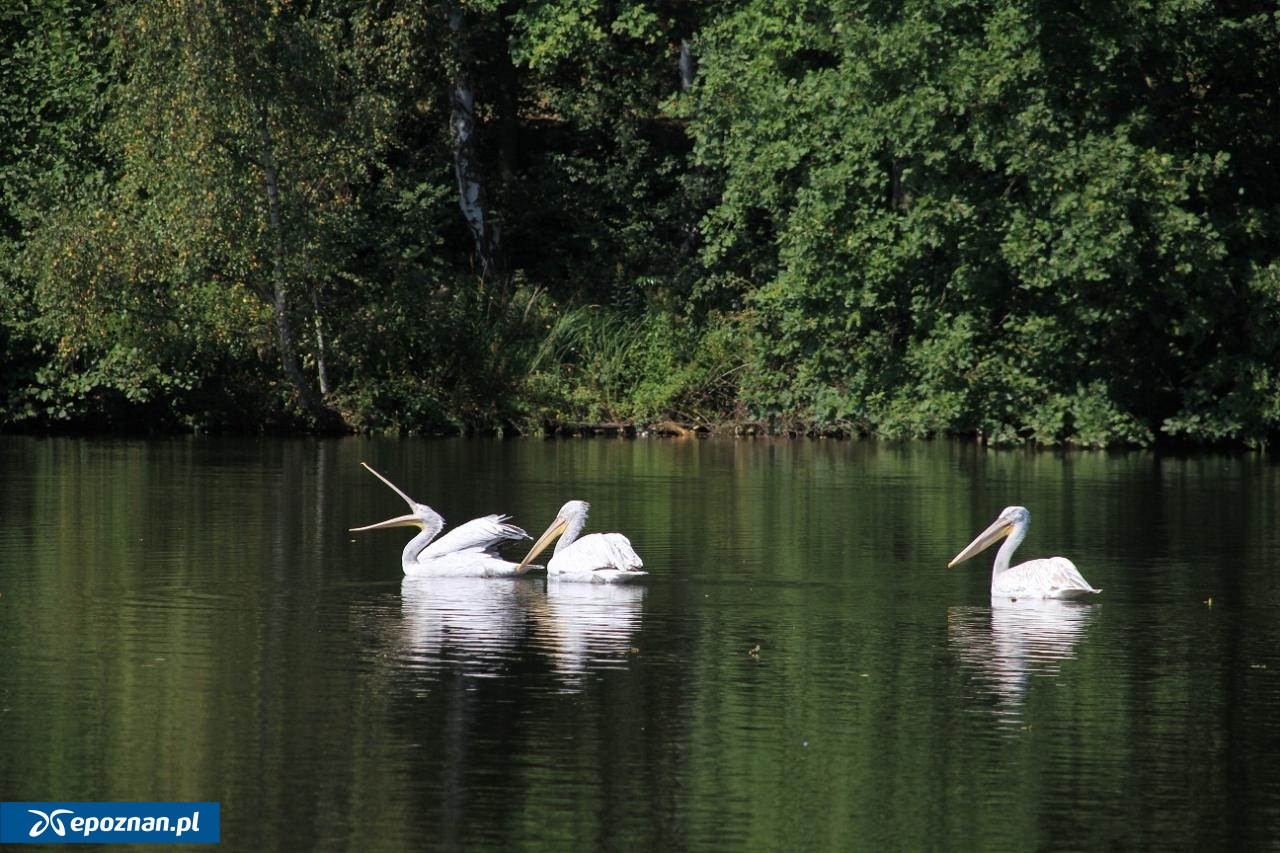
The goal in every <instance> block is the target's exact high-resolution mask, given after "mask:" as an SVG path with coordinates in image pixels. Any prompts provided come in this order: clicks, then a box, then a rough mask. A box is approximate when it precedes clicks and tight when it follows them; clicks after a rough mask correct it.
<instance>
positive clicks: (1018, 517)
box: [947, 506, 1102, 598]
mask: <svg viewBox="0 0 1280 853" xmlns="http://www.w3.org/2000/svg"><path fill="white" fill-rule="evenodd" d="M1030 525H1031V513H1029V512H1027V508H1026V507H1022V506H1010V507H1005V509H1004V511H1003V512H1001V513H1000V516H999V518H997V519H996V520H995V521H994V522H992V523H991V526H990V527H988V528H987V529H986V530H984V531H982V532H981V533H979V534H978V538H977V539H974V540H973V541H972V542H970V543H969V544H968V545H967V546H966V547H965V549H964V550H963V551H961V552H960V553H959V554H957V555H956V556H955V559H953V560H952V561H951V562H950V563H947V568H948V569H949V568H951V567H952V566H954V565H956V564H957V563H963V562H964V561H965V560H967V559H969V558H970V557H972V556H973V555H974V554H977V553H978V552H979V551H982V550H984V549H986V548H989V547H990V546H991V545H993V544H994V543H995V541H996V540H997V539H999V538H1000V537H1002V536H1008V537H1009V538H1008V539H1006V540H1005V542H1004V544H1003V545H1001V546H1000V550H999V551H998V552H997V553H996V563H995V567H994V568H993V569H992V570H991V595H992V597H995V596H1001V597H1008V598H1084V597H1085V596H1089V595H1093V594H1095V593H1099V592H1102V590H1100V589H1094V588H1093V587H1091V586H1089V582H1088V581H1086V580H1085V579H1084V578H1083V577H1081V576H1080V572H1079V571H1078V570H1077V569H1076V566H1075V563H1073V562H1071V561H1070V560H1068V559H1067V558H1066V557H1045V558H1043V559H1039V560H1028V561H1027V562H1025V563H1019V564H1018V565H1016V566H1012V567H1011V566H1010V565H1009V559H1010V558H1011V557H1013V552H1014V551H1016V550H1018V546H1019V545H1021V544H1022V540H1023V539H1024V538H1026V535H1027V528H1028V527H1029V526H1030Z"/></svg>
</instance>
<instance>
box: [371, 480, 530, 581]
mask: <svg viewBox="0 0 1280 853" xmlns="http://www.w3.org/2000/svg"><path fill="white" fill-rule="evenodd" d="M360 464H361V465H364V467H365V468H366V469H367V470H368V471H369V473H370V474H373V476H375V477H377V478H378V479H379V480H381V481H382V482H384V483H386V484H387V485H388V486H390V487H391V490H392V491H394V492H395V493H396V494H397V495H399V496H400V497H402V498H404V501H405V503H407V504H408V505H409V514H408V515H400V516H396V517H395V518H389V519H387V520H386V521H379V522H378V523H377V524H366V525H365V526H364V527H353V528H351V530H352V532H359V531H363V530H381V529H384V528H388V527H420V528H422V532H421V533H419V534H418V535H417V536H415V537H413V538H412V539H410V540H409V542H408V544H406V545H405V546H404V552H403V553H402V554H401V555H400V563H401V565H402V566H403V568H404V573H405V574H406V575H415V574H429V575H435V576H437V577H502V576H509V575H520V574H524V573H525V572H527V571H529V570H532V569H539V568H541V566H528V565H526V564H527V563H528V562H529V561H528V560H525V562H524V563H521V564H520V565H519V566H517V565H516V564H515V563H512V562H509V561H507V560H504V559H502V556H501V554H500V553H499V551H500V550H501V548H502V547H503V546H504V545H506V544H508V543H510V542H521V541H523V540H525V539H528V538H530V537H529V534H528V533H525V532H524V531H523V530H521V529H520V528H519V527H516V526H515V525H514V524H507V518H509V516H505V515H486V516H484V517H483V518H476V519H472V520H471V521H468V522H467V523H466V524H463V525H459V526H458V527H455V528H454V529H453V530H450V531H449V532H448V533H446V534H445V535H443V536H441V537H440V538H439V539H436V536H437V535H439V533H440V531H441V530H443V529H444V519H443V518H442V517H441V516H440V514H439V513H438V512H436V511H435V510H433V509H432V508H431V507H429V506H427V505H426V504H420V503H418V502H417V501H415V500H414V499H413V498H411V497H409V496H408V495H406V494H405V493H404V492H402V491H401V490H400V487H399V486H397V485H396V484H395V483H393V482H391V481H390V480H388V479H387V478H386V477H384V476H382V475H381V474H379V473H378V472H377V471H375V470H373V469H372V468H370V467H369V466H368V465H366V464H365V463H363V462H361V463H360ZM432 540H435V541H432Z"/></svg>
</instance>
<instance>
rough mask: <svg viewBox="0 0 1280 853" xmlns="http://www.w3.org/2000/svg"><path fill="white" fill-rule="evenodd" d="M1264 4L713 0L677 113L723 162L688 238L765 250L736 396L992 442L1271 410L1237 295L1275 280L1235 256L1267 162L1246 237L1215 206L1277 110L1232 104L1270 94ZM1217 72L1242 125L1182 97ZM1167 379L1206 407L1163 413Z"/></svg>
mask: <svg viewBox="0 0 1280 853" xmlns="http://www.w3.org/2000/svg"><path fill="white" fill-rule="evenodd" d="M1273 29H1274V22H1273V21H1270V19H1269V17H1268V16H1267V15H1265V14H1263V13H1260V14H1256V15H1253V16H1252V17H1249V16H1245V17H1243V18H1240V19H1231V18H1229V17H1226V16H1219V15H1217V14H1216V13H1214V12H1213V11H1212V10H1210V9H1209V8H1208V7H1204V6H1201V5H1198V4H1183V3H1168V4H1155V6H1154V7H1151V8H1148V7H1143V9H1142V11H1138V10H1137V9H1133V10H1130V9H1129V8H1128V7H1125V8H1124V9H1116V10H1111V11H1109V12H1108V13H1106V14H1098V15H1094V16H1089V17H1086V18H1081V17H1079V16H1078V15H1076V14H1075V13H1073V12H1071V11H1070V10H1068V9H1067V8H1066V7H1065V6H1063V7H1062V8H1059V7H1058V6H1056V5H1054V4H1049V5H1047V6H1045V5H1042V6H1040V7H1036V9H1035V10H1032V9H1030V8H1029V7H1026V6H1025V5H1024V4H1015V3H999V2H997V3H989V4H983V5H982V6H980V7H975V6H974V5H972V4H969V3H961V2H949V0H924V2H911V3H907V4H905V5H898V6H894V7H892V8H889V7H881V6H878V5H876V4H864V3H855V2H848V3H841V2H833V3H783V2H768V0H760V2H754V3H749V4H746V5H745V6H743V7H742V8H741V9H740V10H739V11H738V12H737V13H735V14H730V15H726V16H725V17H724V18H722V19H720V20H718V21H716V22H715V23H714V24H713V25H712V26H711V27H710V28H709V29H708V31H707V33H706V34H705V39H706V41H705V51H706V56H705V57H704V69H705V70H704V76H703V89H702V91H701V92H700V93H699V99H698V105H699V109H698V110H697V111H695V114H696V116H697V118H696V121H695V124H694V128H693V132H694V135H695V138H696V140H697V152H698V155H697V156H698V160H699V162H700V163H702V164H704V165H706V166H707V167H709V168H716V169H719V170H720V171H721V174H722V179H723V181H724V186H725V190H724V193H723V196H722V199H721V201H720V203H719V204H718V205H717V206H716V207H715V208H714V209H712V210H711V211H710V213H709V215H708V216H707V218H706V219H705V220H704V223H703V227H704V229H705V230H706V232H707V242H706V248H705V260H706V262H707V263H708V264H709V265H712V266H731V267H736V268H738V269H742V270H746V271H748V272H749V273H751V272H754V273H757V274H758V272H759V271H766V272H767V271H769V270H770V268H771V266H776V273H772V274H770V275H769V279H768V280H767V281H764V282H762V284H761V286H759V287H757V288H755V289H754V290H753V291H752V292H751V293H750V294H749V300H750V302H751V304H752V305H753V306H754V309H755V310H754V312H753V314H752V317H753V321H754V322H753V334H754V336H755V337H756V339H757V351H758V352H759V353H760V358H761V361H760V363H759V364H758V365H756V369H757V370H758V372H759V377H760V381H761V385H760V387H759V388H758V389H757V390H756V391H755V392H754V393H753V394H752V396H751V397H750V398H749V401H750V403H751V404H752V407H753V408H754V409H755V410H757V411H758V412H759V413H760V414H761V415H762V416H766V417H772V418H775V419H781V420H784V421H785V420H789V419H798V420H800V421H804V422H813V423H816V424H819V425H822V424H840V425H849V426H852V427H854V428H857V429H861V430H864V431H868V432H876V433H880V434H886V435H928V434H934V433H938V432H944V431H949V432H952V431H961V432H978V433H980V434H982V435H983V436H985V437H987V438H988V439H990V440H992V441H999V442H1017V441H1028V440H1029V441H1035V442H1041V443H1054V444H1056V443H1079V444H1085V445H1090V446H1096V445H1104V444H1112V443H1138V444H1146V443H1149V442H1150V441H1152V440H1153V439H1154V437H1155V435H1156V434H1157V433H1160V432H1164V433H1178V432H1183V433H1186V432H1192V433H1196V434H1199V435H1201V436H1203V437H1206V438H1219V437H1230V438H1235V439H1246V440H1253V441H1257V440H1260V439H1262V438H1263V437H1264V436H1265V435H1266V434H1267V433H1268V432H1270V431H1273V430H1275V429H1276V428H1277V427H1278V426H1280V422H1277V421H1276V420H1275V419H1274V417H1273V415H1271V414H1269V413H1268V407H1267V406H1266V405H1265V404H1262V405H1258V404H1259V403H1261V402H1262V401H1263V400H1268V399H1274V397H1275V394H1276V390H1277V386H1276V385H1275V383H1274V377H1273V375H1272V374H1271V372H1270V371H1267V370H1265V369H1261V370H1254V371H1248V370H1241V369H1240V368H1242V367H1243V366H1244V365H1246V364H1248V365H1255V364H1267V363H1273V362H1269V361H1268V359H1271V358H1272V356H1273V355H1274V350H1275V346H1276V343H1277V342H1278V339H1277V338H1276V336H1275V335H1274V331H1273V330H1274V325H1273V324H1272V323H1271V322H1270V320H1269V319H1268V320H1266V321H1265V322H1263V323H1257V324H1256V325H1255V324H1254V323H1253V322H1251V321H1250V322H1246V318H1254V317H1258V316H1259V311H1260V312H1261V315H1262V316H1263V317H1267V318H1269V317H1270V316H1271V315H1273V314H1274V305H1275V303H1274V301H1270V302H1268V301H1267V300H1266V299H1257V298H1255V297H1254V296H1253V295H1252V292H1253V291H1254V290H1255V289H1256V288H1258V285H1255V284H1253V283H1252V282H1253V281H1254V280H1255V277H1254V276H1252V275H1251V274H1250V273H1249V272H1248V271H1247V270H1246V269H1242V268H1241V265H1240V264H1239V263H1238V262H1235V261H1234V260H1233V259H1234V258H1237V257H1241V256H1243V257H1256V256H1257V254H1258V252H1259V250H1260V249H1262V245H1261V244H1260V243H1259V242H1258V240H1259V238H1261V237H1262V233H1263V232H1264V231H1265V232H1267V233H1270V234H1272V236H1273V237H1274V231H1273V230H1272V227H1273V226H1274V217H1273V216H1271V214H1269V213H1262V209H1267V210H1274V208H1275V203H1276V197H1275V191H1274V186H1275V185H1274V182H1270V183H1269V185H1268V188H1266V189H1263V188H1261V187H1259V188H1258V189H1256V190H1255V189H1250V190H1248V192H1250V193H1253V194H1254V195H1256V196H1257V198H1256V202H1255V203H1256V204H1257V205H1260V208H1259V207H1254V208H1252V210H1251V212H1250V214H1247V215H1246V216H1245V218H1246V219H1248V220H1250V221H1251V222H1252V223H1253V226H1252V229H1253V230H1252V233H1250V234H1248V235H1245V234H1241V233H1240V229H1239V228H1237V227H1236V226H1235V225H1234V224H1233V223H1234V221H1235V217H1233V216H1223V213H1224V212H1225V210H1224V209H1223V208H1221V207H1219V206H1218V205H1217V204H1216V203H1215V202H1216V201H1225V200H1226V198H1228V197H1229V196H1230V193H1231V191H1232V190H1234V189H1236V188H1238V187H1239V186H1240V185H1239V183H1238V180H1239V179H1238V171H1237V170H1239V169H1244V170H1246V171H1249V172H1252V170H1253V169H1254V168H1255V167H1256V164H1257V163H1258V162H1259V157H1265V155H1264V154H1263V150H1264V148H1265V142H1264V141H1263V138H1262V137H1261V136H1258V135H1257V134H1258V132H1259V131H1260V130H1261V129H1262V128H1264V127H1265V128H1269V130H1268V131H1266V132H1272V133H1273V132H1275V131H1276V130H1280V127H1278V126H1277V121H1278V120H1277V116H1276V114H1275V113H1274V112H1272V113H1270V114H1265V115H1264V114H1263V113H1262V112H1261V111H1258V110H1256V109H1255V105H1254V100H1255V99H1257V100H1260V101H1261V102H1263V103H1268V104H1270V105H1271V106H1272V107H1274V105H1275V94H1274V92H1267V91H1266V90H1265V88H1264V87H1262V86H1260V85H1258V80H1259V79H1261V78H1262V77H1266V78H1268V79H1272V80H1274V79H1276V74H1277V72H1278V71H1280V63H1278V59H1280V53H1278V52H1277V49H1276V45H1275V43H1274V42H1273V43H1271V44H1269V45H1264V44H1263V38H1264V36H1263V33H1264V32H1268V31H1273ZM1246 48H1247V49H1248V50H1249V51H1250V52H1251V55H1253V56H1254V57H1255V58H1256V59H1257V60H1258V65H1257V66H1256V67H1257V68H1259V69H1265V71H1262V72H1260V74H1259V77H1258V78H1254V79H1247V78H1246V77H1244V76H1242V75H1241V74H1240V69H1239V68H1237V67H1235V66H1236V64H1237V60H1236V55H1237V53H1238V52H1239V51H1241V50H1244V49H1246ZM1219 90H1222V91H1224V92H1227V91H1229V92H1232V93H1233V94H1234V95H1237V96H1240V97H1242V98H1244V99H1245V100H1246V101H1247V102H1248V103H1249V106H1248V107H1246V108H1245V112H1246V113H1248V118H1247V120H1246V123H1245V124H1244V125H1237V128H1238V130H1239V131H1241V132H1240V133H1232V132H1227V131H1225V130H1224V127H1223V124H1222V122H1223V120H1224V118H1225V117H1224V116H1222V115H1221V114H1217V111H1216V110H1206V109H1204V105H1205V103H1206V94H1207V92H1209V91H1219ZM1209 112H1213V113H1215V115H1214V117H1213V118H1210V117H1209V115H1208V113H1209ZM1240 117H1241V116H1237V117H1236V118H1240ZM1210 140H1211V141H1210ZM1244 192H1245V190H1243V188H1241V193H1244ZM1237 204H1238V202H1233V203H1232V206H1237ZM1259 214H1261V215H1259ZM1263 221H1267V222H1269V223H1270V225H1269V226H1262V225H1261V223H1262V222H1263ZM762 223H763V224H762ZM761 234H764V235H769V240H768V242H767V243H765V244H763V246H762V243H761V240H760V235H761ZM1263 251H1264V253H1265V252H1266V250H1263ZM1263 289H1265V286H1263ZM1228 329H1231V330H1241V331H1244V333H1245V334H1243V335H1240V336H1230V335H1229V336H1228V337H1224V332H1225V331H1226V330H1228ZM1218 363H1220V366H1218V367H1215V368H1212V369H1210V370H1208V371H1207V372H1206V371H1205V365H1206V364H1218ZM1188 394H1190V395H1191V402H1192V406H1191V408H1192V410H1193V411H1194V412H1195V413H1196V415H1197V416H1198V417H1202V418H1203V417H1204V413H1205V409H1206V407H1213V403H1212V402H1211V401H1220V404H1219V405H1218V406H1217V408H1219V409H1220V410H1224V411H1222V413H1221V414H1219V415H1215V416H1213V417H1212V418H1210V419H1209V420H1195V421H1189V420H1186V419H1185V417H1184V416H1179V415H1178V414H1176V413H1177V410H1178V408H1179V405H1180V402H1181V401H1183V400H1187V399H1188V397H1187V395H1188ZM1180 398H1181V400H1180ZM1244 399H1247V400H1249V403H1248V404H1244V405H1241V403H1240V402H1238V401H1241V400H1244ZM1233 401H1237V402H1233ZM1246 411H1247V412H1249V413H1251V416H1250V415H1246V414H1245V412H1246ZM1227 413H1230V415H1228V414H1227ZM1210 423H1213V424H1214V426H1212V427H1210V426H1209V424H1210Z"/></svg>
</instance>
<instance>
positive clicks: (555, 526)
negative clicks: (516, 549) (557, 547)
mask: <svg viewBox="0 0 1280 853" xmlns="http://www.w3.org/2000/svg"><path fill="white" fill-rule="evenodd" d="M568 527H569V520H568V519H567V518H562V517H561V516H558V515H557V516H556V520H555V521H553V522H551V526H550V527H548V528H547V529H546V530H545V531H543V533H542V535H541V536H539V537H538V541H537V542H534V543H533V547H532V548H530V549H529V553H528V554H526V555H525V557H524V559H523V560H521V561H520V565H519V566H517V567H516V574H520V573H521V572H523V571H524V567H525V566H527V565H529V563H531V562H532V561H533V558H534V557H536V556H538V555H539V554H541V553H542V552H543V551H544V550H546V547H547V546H548V545H550V544H551V543H552V542H554V541H556V537H557V536H560V535H561V534H562V533H564V532H565V530H566V529H567V528H568Z"/></svg>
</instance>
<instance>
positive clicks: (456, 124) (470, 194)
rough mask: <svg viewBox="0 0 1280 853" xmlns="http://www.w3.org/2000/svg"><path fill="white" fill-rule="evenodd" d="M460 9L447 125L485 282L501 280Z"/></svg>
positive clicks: (455, 10) (455, 18) (452, 13)
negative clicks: (488, 217) (488, 214)
mask: <svg viewBox="0 0 1280 853" xmlns="http://www.w3.org/2000/svg"><path fill="white" fill-rule="evenodd" d="M463 25H464V21H463V16H462V9H461V8H460V7H459V6H458V5H457V4H456V3H451V4H450V6H449V30H450V31H451V32H452V33H453V42H454V60H455V68H454V74H453V83H452V90H451V91H450V93H449V96H450V98H449V100H450V116H449V125H450V132H451V136H452V138H453V171H454V175H455V176H456V177H457V179H458V206H459V207H460V208H461V209H462V216H463V218H464V219H465V220H466V222H467V228H468V229H470V231H471V239H472V240H473V241H474V242H475V247H476V258H477V260H478V261H479V264H480V275H481V277H482V278H484V279H485V280H486V281H492V280H498V279H501V277H502V268H501V257H500V254H499V229H498V227H497V226H496V225H494V224H492V223H490V222H488V221H487V220H486V218H485V210H484V202H485V193H484V184H483V182H482V181H481V178H480V170H479V164H478V163H477V159H476V149H475V118H476V98H475V89H474V88H473V87H472V84H471V74H470V69H469V65H470V56H469V51H468V49H467V46H466V34H465V32H464V29H463Z"/></svg>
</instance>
